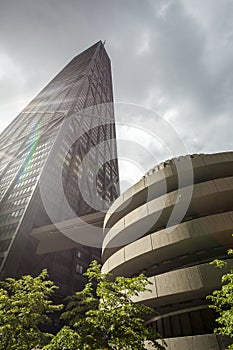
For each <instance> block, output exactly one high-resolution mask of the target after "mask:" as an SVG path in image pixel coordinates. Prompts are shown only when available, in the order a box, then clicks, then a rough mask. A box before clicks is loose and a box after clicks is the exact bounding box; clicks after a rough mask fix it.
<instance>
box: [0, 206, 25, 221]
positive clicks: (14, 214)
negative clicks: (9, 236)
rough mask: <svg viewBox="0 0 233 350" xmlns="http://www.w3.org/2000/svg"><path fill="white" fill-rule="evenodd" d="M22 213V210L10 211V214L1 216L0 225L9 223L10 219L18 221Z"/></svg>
mask: <svg viewBox="0 0 233 350" xmlns="http://www.w3.org/2000/svg"><path fill="white" fill-rule="evenodd" d="M23 213H24V208H23V209H19V210H15V211H12V212H11V213H8V214H5V215H1V216H0V224H3V223H5V222H7V221H10V220H12V219H19V218H20V217H21V216H22V215H23Z"/></svg>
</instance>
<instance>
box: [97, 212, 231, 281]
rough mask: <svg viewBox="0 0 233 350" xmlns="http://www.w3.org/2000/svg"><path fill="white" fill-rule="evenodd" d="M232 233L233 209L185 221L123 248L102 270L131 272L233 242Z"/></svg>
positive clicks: (128, 273)
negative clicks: (170, 229)
mask: <svg viewBox="0 0 233 350" xmlns="http://www.w3.org/2000/svg"><path fill="white" fill-rule="evenodd" d="M232 234H233V211H229V212H227V213H220V214H214V215H209V216H206V217H202V218H198V219H194V220H191V221H187V222H183V223H181V224H179V225H177V226H175V227H174V230H173V231H172V232H170V231H168V230H167V229H163V230H161V231H157V232H154V233H152V234H149V235H147V236H145V237H142V238H140V239H138V240H137V241H135V242H133V243H131V244H128V245H127V246H125V247H123V248H121V249H120V250H118V251H117V252H116V253H114V254H113V255H112V256H111V257H110V258H109V259H107V260H106V262H105V263H104V265H103V268H102V271H103V272H105V273H108V272H110V273H112V274H113V275H114V276H117V275H124V276H131V275H133V274H135V273H138V272H140V271H143V270H146V269H147V268H148V267H149V266H152V265H154V264H157V265H159V264H160V263H162V262H163V261H165V260H167V259H173V258H176V257H181V258H182V256H184V254H192V253H194V252H197V251H201V250H204V249H207V248H211V247H217V246H233V237H232ZM198 259H199V260H200V256H199V257H198ZM170 266H171V264H169V266H168V268H170ZM156 272H159V268H158V269H157V270H156Z"/></svg>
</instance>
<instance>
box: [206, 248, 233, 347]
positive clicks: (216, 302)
mask: <svg viewBox="0 0 233 350" xmlns="http://www.w3.org/2000/svg"><path fill="white" fill-rule="evenodd" d="M228 254H229V255H232V254H233V250H232V249H230V250H228ZM211 264H214V265H215V266H216V267H218V268H223V267H226V266H227V267H228V269H229V271H228V273H226V274H224V275H223V276H222V287H221V289H219V290H215V291H214V292H213V293H212V295H209V296H207V300H210V301H211V303H212V304H211V305H209V307H210V308H212V309H214V310H215V311H216V312H217V313H218V314H219V317H218V318H217V319H216V322H217V323H218V325H219V326H218V327H217V328H216V329H215V330H214V331H215V333H217V334H220V335H223V336H228V337H231V338H233V266H232V265H231V266H230V265H229V264H228V263H227V262H226V261H223V260H218V259H216V260H214V261H213V262H212V263H211ZM228 348H229V349H231V350H233V344H231V345H229V347H228Z"/></svg>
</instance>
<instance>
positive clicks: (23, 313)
mask: <svg viewBox="0 0 233 350" xmlns="http://www.w3.org/2000/svg"><path fill="white" fill-rule="evenodd" d="M47 277H48V273H47V271H46V270H43V271H42V272H41V274H40V275H39V276H37V277H35V278H33V277H31V276H23V277H22V278H20V279H18V280H16V279H14V278H7V279H6V280H5V281H4V282H1V284H0V286H1V288H0V350H14V349H20V350H31V349H32V348H33V347H42V346H44V345H45V344H47V343H48V342H49V341H50V339H51V337H52V335H51V334H48V333H44V332H42V331H41V330H40V328H39V327H40V325H41V324H45V323H48V322H49V321H50V318H49V315H48V314H50V313H52V312H54V311H58V310H61V309H62V305H53V302H52V301H51V300H50V296H51V295H52V294H53V293H54V290H55V289H56V288H57V287H56V286H55V285H54V283H53V282H52V281H49V280H47Z"/></svg>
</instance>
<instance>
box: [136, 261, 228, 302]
mask: <svg viewBox="0 0 233 350" xmlns="http://www.w3.org/2000/svg"><path fill="white" fill-rule="evenodd" d="M229 262H230V263H232V260H229ZM226 272H227V268H223V269H219V268H216V267H215V266H212V265H210V264H200V265H197V266H192V267H186V268H184V269H179V270H174V271H170V272H167V273H164V274H161V275H156V276H153V277H150V278H149V281H150V283H151V285H149V286H148V288H149V289H150V291H147V292H144V293H141V294H140V295H139V296H138V297H135V298H134V301H135V302H141V303H143V304H145V305H148V306H152V307H155V308H157V307H160V306H164V305H168V304H171V303H172V304H175V303H180V302H184V301H185V300H192V299H200V298H204V297H206V295H208V294H209V293H211V292H212V291H213V290H214V289H217V288H218V287H220V285H221V277H222V275H223V274H224V273H226Z"/></svg>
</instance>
